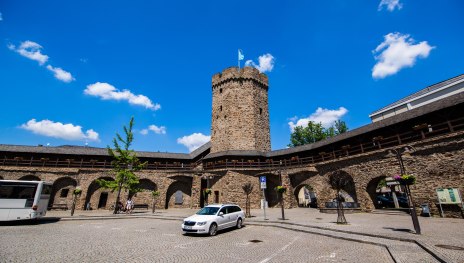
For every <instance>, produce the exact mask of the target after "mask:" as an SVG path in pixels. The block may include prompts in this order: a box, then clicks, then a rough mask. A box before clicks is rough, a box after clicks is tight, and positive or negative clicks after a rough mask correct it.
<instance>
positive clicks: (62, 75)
mask: <svg viewBox="0 0 464 263" xmlns="http://www.w3.org/2000/svg"><path fill="white" fill-rule="evenodd" d="M47 69H48V70H50V71H51V72H53V74H54V75H55V78H56V79H58V80H61V81H63V82H67V83H69V82H71V81H73V80H75V79H74V77H73V76H72V75H71V73H69V72H67V71H65V70H63V69H62V68H54V67H52V66H51V65H47Z"/></svg>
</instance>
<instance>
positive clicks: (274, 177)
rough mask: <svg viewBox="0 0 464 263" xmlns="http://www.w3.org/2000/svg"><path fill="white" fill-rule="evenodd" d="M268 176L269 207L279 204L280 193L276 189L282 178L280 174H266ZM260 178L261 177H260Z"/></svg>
mask: <svg viewBox="0 0 464 263" xmlns="http://www.w3.org/2000/svg"><path fill="white" fill-rule="evenodd" d="M265 176H266V190H265V191H264V193H265V194H266V201H267V204H268V206H269V207H274V206H276V205H279V195H278V194H277V191H276V190H275V189H276V187H277V186H278V185H280V184H281V180H280V177H279V175H278V174H271V173H269V174H265ZM258 180H259V178H258Z"/></svg>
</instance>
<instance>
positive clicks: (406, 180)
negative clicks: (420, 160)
mask: <svg viewBox="0 0 464 263" xmlns="http://www.w3.org/2000/svg"><path fill="white" fill-rule="evenodd" d="M393 178H394V179H395V180H396V181H398V182H399V183H400V184H401V185H413V184H415V183H416V177H415V176H414V175H412V174H403V175H396V176H394V177H393Z"/></svg>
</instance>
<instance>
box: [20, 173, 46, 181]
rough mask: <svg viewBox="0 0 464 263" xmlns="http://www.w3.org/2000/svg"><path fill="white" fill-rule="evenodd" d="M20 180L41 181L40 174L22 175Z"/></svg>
mask: <svg viewBox="0 0 464 263" xmlns="http://www.w3.org/2000/svg"><path fill="white" fill-rule="evenodd" d="M18 180H23V181H41V180H40V178H39V177H38V176H35V175H32V174H28V175H25V176H22V177H20V178H19V179H18Z"/></svg>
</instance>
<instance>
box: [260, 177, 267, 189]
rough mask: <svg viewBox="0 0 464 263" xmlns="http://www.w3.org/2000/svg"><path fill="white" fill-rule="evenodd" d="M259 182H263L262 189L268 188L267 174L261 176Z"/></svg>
mask: <svg viewBox="0 0 464 263" xmlns="http://www.w3.org/2000/svg"><path fill="white" fill-rule="evenodd" d="M259 182H260V183H261V189H266V176H260V177H259Z"/></svg>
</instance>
